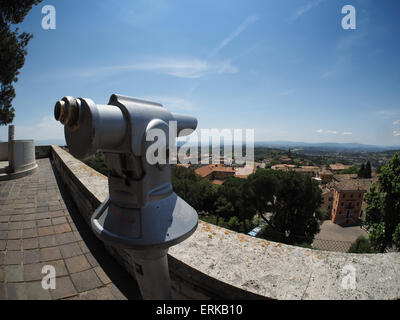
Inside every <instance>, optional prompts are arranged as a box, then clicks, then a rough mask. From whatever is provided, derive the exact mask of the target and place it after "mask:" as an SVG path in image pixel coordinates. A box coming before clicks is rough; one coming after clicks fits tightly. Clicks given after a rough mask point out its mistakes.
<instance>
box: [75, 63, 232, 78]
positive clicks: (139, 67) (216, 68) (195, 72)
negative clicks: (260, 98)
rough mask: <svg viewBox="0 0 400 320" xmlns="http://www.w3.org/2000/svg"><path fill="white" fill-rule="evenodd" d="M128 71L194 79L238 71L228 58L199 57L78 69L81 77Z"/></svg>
mask: <svg viewBox="0 0 400 320" xmlns="http://www.w3.org/2000/svg"><path fill="white" fill-rule="evenodd" d="M130 71H150V72H156V73H160V74H167V75H170V76H174V77H178V78H187V79H196V78H201V77H203V76H206V75H210V74H231V73H236V72H238V71H239V69H238V68H237V67H235V66H234V65H232V63H231V62H230V61H229V60H224V61H214V62H211V61H207V60H201V59H163V58H161V59H160V58H156V59H153V60H146V61H143V62H141V63H137V64H126V65H115V66H105V67H97V68H91V69H87V70H83V71H79V75H80V76H82V77H93V76H101V75H103V76H107V75H111V74H115V73H121V72H130Z"/></svg>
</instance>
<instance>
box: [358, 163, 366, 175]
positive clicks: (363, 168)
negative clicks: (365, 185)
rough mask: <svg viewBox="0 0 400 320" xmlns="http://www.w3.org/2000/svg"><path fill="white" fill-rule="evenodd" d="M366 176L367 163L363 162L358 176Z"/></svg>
mask: <svg viewBox="0 0 400 320" xmlns="http://www.w3.org/2000/svg"><path fill="white" fill-rule="evenodd" d="M364 176H365V165H364V163H362V164H361V167H360V170H359V171H358V177H359V178H364Z"/></svg>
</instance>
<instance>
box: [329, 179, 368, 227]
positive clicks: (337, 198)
mask: <svg viewBox="0 0 400 320" xmlns="http://www.w3.org/2000/svg"><path fill="white" fill-rule="evenodd" d="M374 181H375V179H347V180H342V181H338V182H335V183H334V184H333V202H332V213H331V221H332V222H333V223H337V224H340V225H356V224H359V223H360V222H361V219H362V216H363V214H364V211H363V201H364V194H365V193H366V192H367V191H368V190H369V187H370V186H371V184H372V183H373V182H374Z"/></svg>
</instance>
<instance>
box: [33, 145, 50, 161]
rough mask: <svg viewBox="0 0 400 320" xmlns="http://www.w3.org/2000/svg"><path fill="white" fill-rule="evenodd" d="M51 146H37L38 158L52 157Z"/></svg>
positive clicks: (36, 155) (36, 153) (36, 154)
mask: <svg viewBox="0 0 400 320" xmlns="http://www.w3.org/2000/svg"><path fill="white" fill-rule="evenodd" d="M50 155H51V146H35V157H36V159H43V158H50Z"/></svg>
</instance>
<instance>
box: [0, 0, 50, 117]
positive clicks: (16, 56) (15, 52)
mask: <svg viewBox="0 0 400 320" xmlns="http://www.w3.org/2000/svg"><path fill="white" fill-rule="evenodd" d="M41 1H42V0H0V125H6V124H8V123H11V122H12V121H13V119H14V116H15V114H14V111H15V110H14V108H13V107H12V104H11V102H12V100H13V99H14V98H15V90H14V87H13V82H17V81H18V77H17V76H18V75H19V70H20V69H21V68H22V67H23V66H24V64H25V56H26V54H27V50H26V47H27V45H28V43H29V41H30V40H31V38H32V37H33V35H32V34H29V33H26V32H22V33H20V34H19V33H18V31H19V30H18V28H15V30H12V26H11V25H15V24H18V23H21V22H22V21H23V20H24V18H25V16H26V15H27V14H28V12H29V11H30V10H31V9H32V6H34V5H36V4H38V3H40V2H41Z"/></svg>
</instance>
